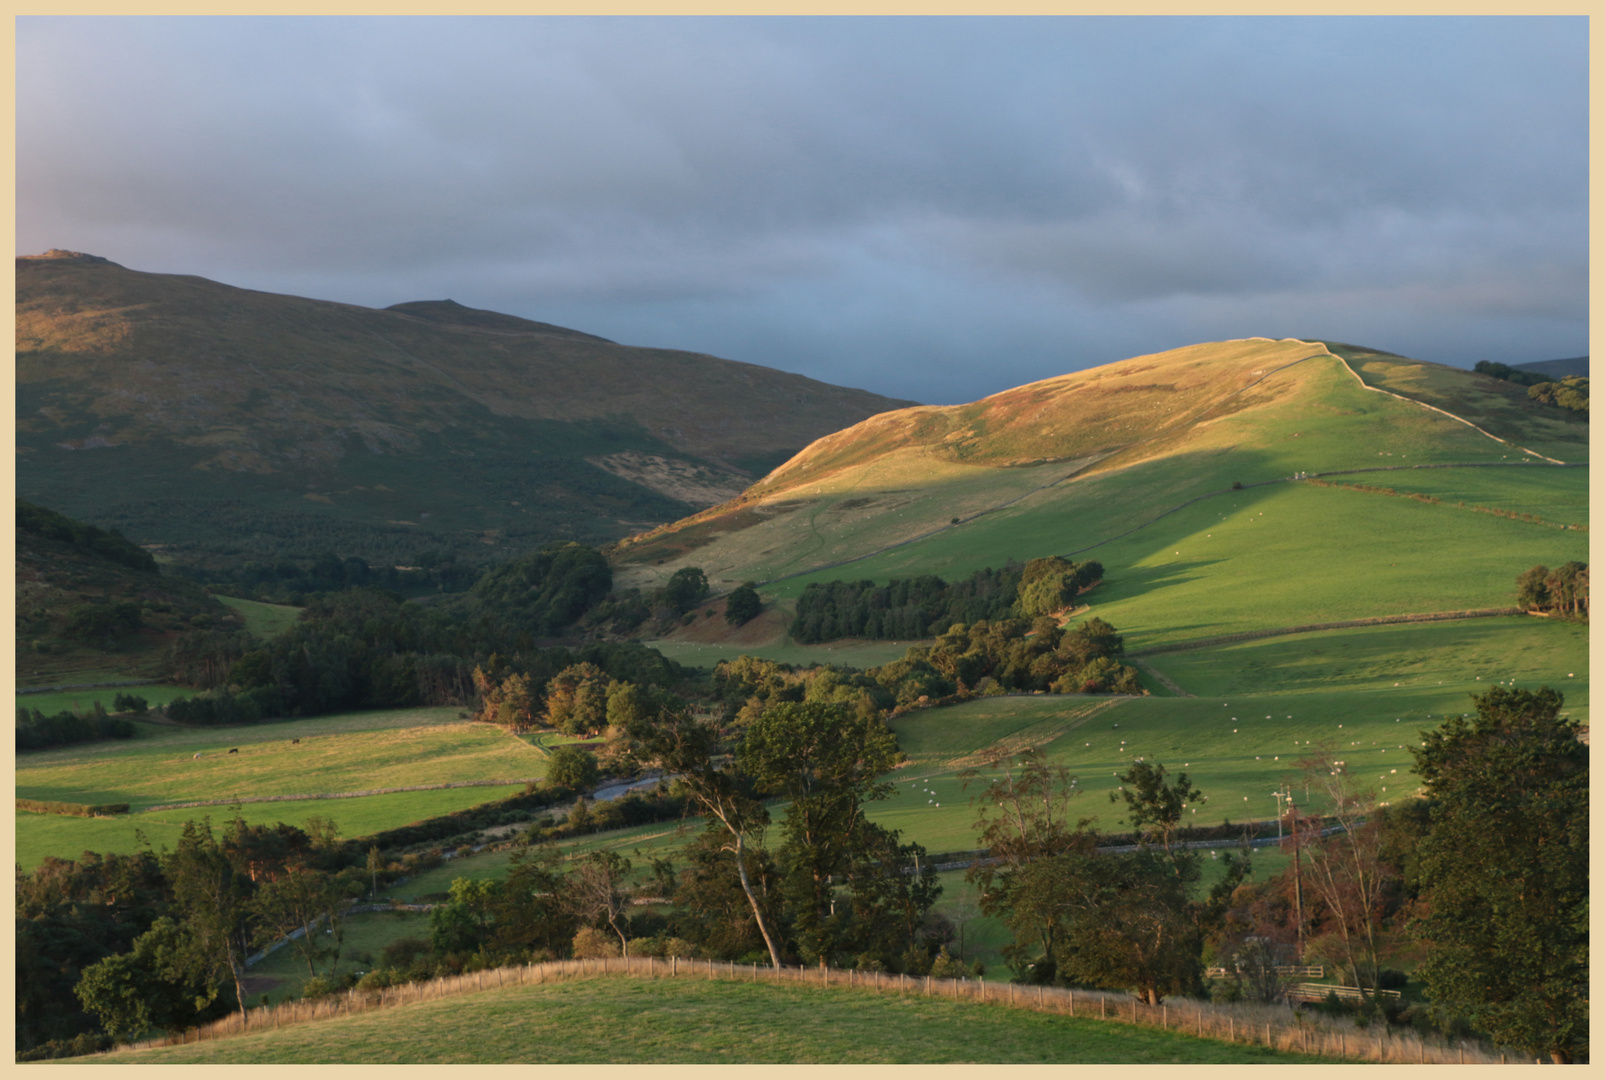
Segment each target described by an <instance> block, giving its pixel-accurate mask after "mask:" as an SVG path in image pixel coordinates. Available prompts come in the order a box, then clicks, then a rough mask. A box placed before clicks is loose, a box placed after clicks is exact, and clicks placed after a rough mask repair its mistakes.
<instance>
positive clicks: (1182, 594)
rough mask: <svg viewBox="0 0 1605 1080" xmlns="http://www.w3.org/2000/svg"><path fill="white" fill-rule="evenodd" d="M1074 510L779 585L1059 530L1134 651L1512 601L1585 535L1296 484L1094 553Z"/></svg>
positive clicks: (1176, 520)
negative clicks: (1521, 583)
mask: <svg viewBox="0 0 1605 1080" xmlns="http://www.w3.org/2000/svg"><path fill="white" fill-rule="evenodd" d="M1443 471H1444V472H1448V471H1449V470H1443ZM1468 471H1469V470H1468ZM1557 471H1558V470H1557ZM1070 510H1071V508H1070V507H1066V508H1065V511H1064V514H1065V516H1064V517H1060V516H1059V514H1057V513H1051V512H1049V511H1047V510H1046V509H1044V510H1043V511H1041V512H1038V513H1034V514H1029V515H1028V514H1026V513H1025V512H1024V511H1021V512H1020V513H1019V514H1017V515H1015V514H1006V515H998V516H997V517H998V519H997V520H996V521H994V520H993V519H991V518H984V519H982V520H980V521H977V522H974V523H971V524H970V525H968V526H965V527H964V528H961V529H956V530H952V531H951V532H947V533H943V534H941V535H940V536H937V537H933V538H932V539H930V540H927V541H923V542H922V543H920V544H916V545H910V546H909V547H906V548H901V549H898V551H896V552H893V553H888V554H886V555H882V556H877V557H875V558H872V559H866V560H863V561H862V562H859V563H855V564H853V565H852V566H851V567H842V568H840V569H839V570H832V571H823V572H820V573H818V574H813V575H809V576H808V577H807V578H799V579H795V580H793V581H788V582H784V583H781V585H780V586H777V587H776V589H775V591H776V592H777V593H778V594H781V595H790V596H794V595H796V594H798V593H800V592H801V591H802V589H803V587H805V585H806V584H807V583H808V582H810V581H821V582H823V581H829V580H835V579H838V578H846V577H851V578H853V579H863V578H868V579H872V580H877V581H884V580H886V579H888V578H891V577H906V576H910V575H912V574H916V573H937V574H941V575H943V576H945V577H947V578H948V579H949V580H952V579H954V578H958V577H962V576H964V575H967V574H969V573H971V572H973V571H974V570H977V569H980V568H981V567H982V566H988V565H991V566H997V565H1001V564H1002V562H1003V561H1004V556H1005V554H1007V553H1010V552H1012V553H1014V556H1015V557H1017V558H1024V557H1027V556H1032V555H1036V554H1047V553H1049V552H1051V551H1053V550H1054V549H1053V548H1049V547H1047V544H1048V543H1050V542H1051V541H1052V539H1053V538H1054V537H1058V538H1060V540H1059V543H1060V545H1061V546H1059V547H1058V551H1059V552H1060V553H1068V552H1071V551H1074V552H1076V554H1074V556H1073V557H1075V558H1076V559H1078V560H1079V559H1084V558H1096V559H1097V560H1098V561H1099V562H1101V563H1102V564H1103V565H1104V568H1105V572H1106V574H1105V579H1104V582H1103V584H1102V585H1100V586H1099V587H1098V589H1097V590H1096V591H1094V592H1092V593H1089V594H1088V595H1087V598H1086V599H1087V601H1088V602H1089V603H1091V605H1092V614H1095V615H1097V616H1099V617H1101V618H1104V619H1106V620H1108V621H1109V622H1111V623H1113V624H1114V625H1115V626H1116V627H1118V628H1119V629H1120V630H1121V631H1122V632H1123V633H1124V634H1125V635H1126V645H1127V647H1128V648H1138V647H1141V646H1143V645H1149V644H1158V643H1160V642H1166V641H1175V640H1185V639H1188V638H1197V637H1208V636H1212V635H1217V634H1230V633H1239V632H1242V631H1247V630H1262V629H1272V628H1274V627H1277V626H1290V625H1301V624H1305V623H1317V622H1338V621H1344V620H1349V619H1361V618H1369V617H1372V616H1377V615H1395V614H1414V613H1419V612H1432V611H1452V610H1462V609H1467V608H1480V607H1497V606H1503V605H1512V604H1514V602H1515V582H1516V576H1517V575H1518V574H1520V573H1521V572H1522V571H1523V570H1526V569H1527V568H1529V567H1531V566H1533V565H1535V564H1537V563H1545V564H1547V565H1550V566H1555V565H1558V564H1560V563H1563V562H1565V561H1567V560H1568V559H1578V560H1583V561H1586V560H1587V558H1588V536H1587V534H1586V533H1582V532H1573V531H1570V530H1567V531H1561V530H1558V529H1553V528H1547V527H1545V526H1541V525H1534V524H1530V523H1527V522H1520V521H1512V520H1509V519H1507V518H1500V517H1495V516H1493V515H1490V514H1477V513H1471V512H1469V511H1466V510H1461V509H1458V508H1455V507H1449V506H1443V505H1437V506H1434V505H1429V504H1426V503H1421V502H1417V501H1415V500H1413V499H1402V498H1387V497H1385V496H1376V495H1368V494H1364V493H1360V492H1355V491H1347V490H1342V489H1334V488H1317V487H1312V486H1309V485H1303V484H1285V485H1278V486H1274V487H1267V488H1257V489H1251V490H1245V491H1238V492H1232V493H1230V494H1228V495H1222V496H1219V497H1216V498H1211V499H1206V500H1204V501H1202V502H1199V503H1195V504H1193V505H1192V506H1189V507H1186V508H1185V509H1182V510H1179V511H1177V512H1176V513H1174V514H1171V515H1169V516H1168V517H1165V518H1163V519H1161V520H1159V521H1157V522H1155V523H1153V524H1151V525H1148V526H1146V527H1144V528H1142V529H1140V530H1138V531H1137V532H1135V533H1133V534H1132V535H1130V536H1126V537H1122V538H1119V539H1114V540H1110V541H1109V542H1107V543H1103V544H1100V545H1098V546H1096V547H1093V548H1091V549H1090V550H1081V549H1080V548H1072V547H1071V545H1073V544H1075V543H1076V538H1075V536H1074V530H1075V528H1076V525H1075V522H1074V520H1073V518H1074V515H1073V514H1071V513H1070ZM967 531H968V533H969V534H968V535H966V532H967ZM1115 531H1118V530H1116V529H1114V528H1111V530H1110V532H1115ZM766 591H767V590H766Z"/></svg>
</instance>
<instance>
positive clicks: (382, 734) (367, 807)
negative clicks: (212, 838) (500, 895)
mask: <svg viewBox="0 0 1605 1080" xmlns="http://www.w3.org/2000/svg"><path fill="white" fill-rule="evenodd" d="M139 729H140V737H139V738H136V739H134V740H131V741H128V742H104V743H93V744H89V745H85V746H73V747H62V748H60V749H55V750H46V751H39V752H35V753H30V754H25V755H22V756H21V757H20V758H19V759H18V761H17V769H16V794H17V796H18V797H20V798H31V799H50V800H55V801H61V802H80V803H107V802H126V803H129V804H130V805H131V807H132V808H133V809H134V811H135V812H134V813H133V814H131V815H127V816H123V817H119V818H110V819H89V818H68V817H57V816H54V815H41V814H19V815H18V819H17V857H18V861H19V862H20V863H21V864H22V865H23V867H24V868H25V869H31V868H32V867H33V866H35V865H37V864H38V862H39V861H40V860H42V859H43V858H44V857H45V856H46V855H55V856H57V857H60V858H73V857H76V856H77V855H78V854H79V853H80V852H82V851H84V850H94V851H103V852H104V851H119V852H125V851H132V850H135V847H136V845H137V844H138V841H137V839H136V837H135V836H134V831H135V830H136V829H140V830H143V831H144V833H145V834H146V835H147V836H148V837H149V838H150V839H151V841H152V842H153V843H156V844H157V845H158V846H160V845H161V844H162V843H163V842H166V843H171V842H173V841H176V839H177V837H178V834H179V831H180V829H181V827H182V825H183V822H184V821H185V820H186V819H187V818H192V817H193V818H195V819H197V820H198V819H199V818H201V817H202V816H204V815H206V814H210V815H211V816H212V818H213V820H214V821H222V820H223V819H224V818H225V817H226V816H228V807H227V806H225V805H220V806H209V807H195V808H189V809H181V810H162V811H154V812H150V813H145V812H141V811H144V810H145V809H146V808H148V807H151V806H155V805H166V804H170V803H179V802H191V801H206V800H217V799H234V798H247V797H262V796H274V795H280V796H282V795H323V794H334V793H342V792H352V791H370V790H374V789H381V788H399V787H410V786H413V785H418V784H445V783H459V782H463V781H485V780H528V779H532V778H535V777H539V776H543V775H545V770H546V755H545V754H544V752H543V751H540V750H538V749H536V748H534V747H532V746H530V745H529V744H528V743H526V742H524V741H523V740H521V739H518V738H516V737H515V736H512V735H510V734H508V733H507V732H505V731H503V730H501V729H499V728H496V727H492V726H490V725H487V724H473V723H467V722H464V721H461V720H459V719H458V711H457V710H456V709H451V708H423V709H401V710H390V711H383V712H372V713H354V714H344V715H339V716H329V717H320V718H317V719H312V720H297V721H289V722H284V723H272V724H258V725H254V726H251V727H243V728H228V729H208V728H173V727H166V726H159V725H154V724H141V725H139ZM292 739H300V740H301V742H300V745H292V743H291V740H292ZM230 747H238V748H239V753H237V754H230V753H228V750H229V748H230ZM197 753H198V754H200V755H201V756H200V757H199V758H198V759H197V758H196V757H195V756H194V755H195V754H197ZM517 790H519V785H496V786H486V787H466V788H452V789H446V790H435V791H413V792H395V793H392V794H387V795H371V796H364V797H361V798H348V799H320V800H286V801H282V802H264V803H245V804H244V805H243V807H242V810H241V814H242V816H243V817H244V818H245V819H246V820H247V821H253V822H275V821H286V822H289V823H291V824H300V823H301V822H303V821H304V820H305V819H306V818H307V817H309V816H312V815H319V816H324V817H329V818H332V819H333V820H334V821H335V822H336V823H337V824H339V826H340V829H341V833H342V835H345V836H360V835H363V834H366V833H370V832H376V831H379V830H381V829H385V828H391V827H394V826H397V825H404V824H407V823H409V822H412V821H417V820H420V819H422V818H426V817H432V816H435V815H438V814H444V813H449V812H451V811H453V810H460V809H463V808H464V807H468V806H473V805H476V804H478V803H482V802H488V801H490V800H492V799H497V798H501V797H503V796H505V795H508V794H511V793H512V792H514V791H517Z"/></svg>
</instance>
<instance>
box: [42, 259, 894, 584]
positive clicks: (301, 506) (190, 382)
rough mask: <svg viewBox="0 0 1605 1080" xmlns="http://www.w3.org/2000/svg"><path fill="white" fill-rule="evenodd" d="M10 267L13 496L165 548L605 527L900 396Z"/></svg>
mask: <svg viewBox="0 0 1605 1080" xmlns="http://www.w3.org/2000/svg"><path fill="white" fill-rule="evenodd" d="M16 267H17V304H16V316H17V327H16V349H17V368H16V370H17V454H18V464H17V477H18V493H19V495H22V496H24V497H26V498H30V499H33V500H35V501H37V502H39V503H41V504H43V505H47V506H50V507H53V508H55V509H59V510H61V511H62V512H65V513H69V514H71V515H73V516H75V517H79V518H83V519H85V520H88V521H92V522H95V523H96V524H99V525H103V526H106V527H113V526H115V527H118V528H120V529H121V530H122V531H123V532H124V533H125V534H126V535H128V536H129V537H130V538H132V539H134V540H136V541H138V542H140V543H144V544H147V545H152V544H154V545H162V546H163V547H162V550H163V552H164V557H168V558H176V559H178V560H180V561H196V562H201V563H211V564H222V563H227V562H230V561H233V562H238V561H240V560H242V559H245V560H251V559H256V560H262V559H268V560H277V559H280V558H284V557H289V558H300V559H311V558H315V557H317V556H318V555H319V554H321V553H323V552H324V551H334V552H335V553H336V554H338V555H340V556H342V557H345V556H351V555H354V556H360V557H362V558H365V559H368V560H370V561H375V562H378V561H389V562H398V563H411V562H413V561H414V559H415V557H416V556H417V555H418V554H419V553H421V552H425V551H428V550H440V551H445V552H448V553H450V552H455V556H454V557H456V558H460V559H463V560H467V561H484V560H485V559H495V558H497V557H501V556H503V555H504V554H505V553H506V552H507V549H508V548H511V549H513V550H527V549H529V548H531V547H535V546H539V545H540V544H542V543H545V542H548V541H550V540H554V539H578V540H582V541H587V542H590V543H601V542H605V541H608V540H611V539H615V538H617V537H620V536H624V535H627V534H629V533H631V532H634V531H637V530H638V529H641V528H644V527H649V526H651V525H654V524H657V523H660V522H665V521H671V520H674V519H675V518H678V517H680V516H683V515H684V514H686V513H689V512H691V511H693V510H695V509H698V508H699V507H700V506H702V505H707V504H708V503H710V502H715V501H718V500H719V499H722V498H728V497H730V496H731V495H734V494H736V493H737V492H739V491H740V490H742V489H743V488H745V487H746V486H747V485H748V484H750V483H751V482H752V481H753V480H754V479H756V478H758V477H760V476H762V475H763V474H764V473H766V472H767V471H768V470H769V469H770V468H772V467H773V466H774V465H776V464H779V463H780V462H781V461H784V460H786V459H787V458H788V457H790V456H791V455H792V454H794V453H795V452H796V451H798V450H799V449H801V448H802V447H803V446H806V445H807V444H808V443H809V442H811V441H813V440H814V439H817V438H819V437H820V436H822V435H825V434H828V433H829V432H832V431H836V430H839V429H841V428H843V427H847V426H850V425H852V424H854V423H857V422H858V421H860V420H863V419H864V418H866V417H868V416H871V415H874V414H875V413H878V412H883V411H885V410H887V409H891V408H898V407H901V406H904V405H906V404H908V403H907V402H902V401H894V400H891V399H888V398H884V397H881V396H879V395H876V394H872V393H869V392H867V391H863V390H854V389H848V388H844V387H838V386H832V385H829V384H827V383H821V382H818V381H816V380H813V379H808V378H805V377H803V376H800V375H794V374H790V373H787V372H781V371H774V370H771V369H768V368H763V367H760V366H758V365H755V364H745V363H739V362H737V361H732V360H723V359H719V358H717V357H712V356H705V355H701V354H697V353H690V352H682V351H676V350H670V349H649V348H637V347H632V346H625V345H619V344H616V343H614V342H610V341H608V340H606V339H605V338H601V337H597V336H596V335H592V334H586V333H583V332H581V331H578V330H571V329H568V328H565V327H559V326H554V325H551V324H549V323H542V322H537V321H534V320H529V319H522V318H519V317H517V316H511V315H505V314H501V313H498V312H490V311H483V310H480V309H475V308H470V307H466V306H464V305H462V304H458V303H456V302H454V301H450V300H436V301H414V302H409V303H403V304H397V305H395V306H393V307H392V308H389V309H374V308H364V307H360V306H358V305H354V304H342V303H334V302H330V301H323V300H313V299H306V298H302V297H294V296H283V295H278V294H273V293H265V292H258V291H254V290H250V289H241V288H236V287H233V286H229V285H224V284H220V283H217V282H214V281H209V280H207V279H205V278H201V277H195V276H188V275H175V274H151V273H144V272H140V271H136V270H129V269H127V268H125V267H122V266H119V265H118V264H116V263H114V262H112V261H110V260H108V259H104V258H101V257H99V256H95V255H87V254H84V253H80V252H67V251H59V250H57V251H51V252H47V253H46V254H44V255H38V256H23V257H19V258H18V259H17V261H16ZM687 500H691V501H687Z"/></svg>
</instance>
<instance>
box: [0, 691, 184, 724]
mask: <svg viewBox="0 0 1605 1080" xmlns="http://www.w3.org/2000/svg"><path fill="white" fill-rule="evenodd" d="M194 693H195V691H194V690H193V689H192V688H190V687H187V686H157V685H154V684H152V685H147V686H112V687H99V688H97V689H94V690H56V691H53V692H51V693H48V694H18V695H17V708H19V709H38V710H39V711H40V712H42V713H44V714H45V715H46V716H54V715H55V714H56V713H59V712H75V713H86V712H89V711H90V710H91V709H93V708H94V707H95V702H97V701H98V702H100V704H101V707H102V708H104V709H105V710H106V711H107V712H115V711H116V710H115V709H114V708H113V707H112V702H113V701H115V700H116V698H117V695H118V694H131V695H133V696H134V697H142V698H144V699H145V701H146V703H147V704H148V705H150V706H151V707H152V708H156V707H157V706H159V705H166V704H167V703H168V702H169V701H172V700H173V699H174V698H180V697H190V696H192V695H193V694H194Z"/></svg>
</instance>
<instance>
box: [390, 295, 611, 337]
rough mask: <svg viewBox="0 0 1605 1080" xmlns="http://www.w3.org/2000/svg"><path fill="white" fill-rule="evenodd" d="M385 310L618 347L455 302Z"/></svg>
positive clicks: (575, 332)
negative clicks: (553, 335)
mask: <svg viewBox="0 0 1605 1080" xmlns="http://www.w3.org/2000/svg"><path fill="white" fill-rule="evenodd" d="M385 310H386V311H399V312H401V313H402V314H403V315H411V316H412V317H413V318H415V319H427V320H428V321H429V322H435V323H442V324H444V325H446V326H470V327H474V328H476V329H480V330H503V331H506V332H508V333H515V334H516V333H524V334H555V335H557V336H558V337H569V338H578V339H580V340H582V341H600V342H602V343H603V344H604V345H616V344H618V342H616V341H609V340H608V339H607V338H605V337H597V336H596V335H595V334H586V333H582V332H581V331H579V330H570V329H568V328H567V327H563V326H553V325H552V324H551V323H544V322H536V321H535V320H534V319H521V318H519V317H518V316H517V315H503V314H502V313H501V312H499V311H486V310H485V309H483V308H471V307H464V306H463V305H462V304H459V303H458V302H457V301H455V300H410V301H408V302H407V303H405V304H391V305H390V306H389V307H387V308H385Z"/></svg>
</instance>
